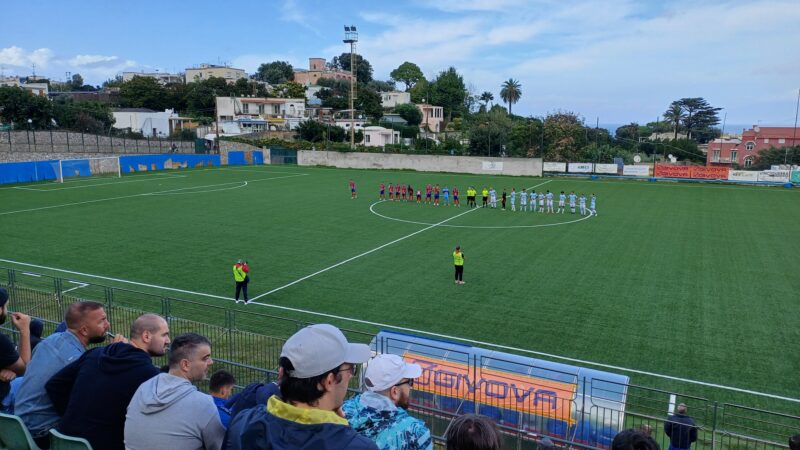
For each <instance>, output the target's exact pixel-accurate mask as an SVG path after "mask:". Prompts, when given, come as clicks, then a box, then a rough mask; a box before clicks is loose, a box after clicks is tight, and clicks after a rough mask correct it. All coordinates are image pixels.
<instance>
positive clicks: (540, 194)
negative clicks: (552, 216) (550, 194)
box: [539, 192, 544, 213]
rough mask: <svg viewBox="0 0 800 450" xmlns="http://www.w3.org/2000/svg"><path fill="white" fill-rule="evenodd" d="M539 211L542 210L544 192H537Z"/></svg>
mask: <svg viewBox="0 0 800 450" xmlns="http://www.w3.org/2000/svg"><path fill="white" fill-rule="evenodd" d="M539 212H542V213H543V212H544V192H539Z"/></svg>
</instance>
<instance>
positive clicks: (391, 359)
mask: <svg viewBox="0 0 800 450" xmlns="http://www.w3.org/2000/svg"><path fill="white" fill-rule="evenodd" d="M420 375H422V368H421V367H420V366H419V365H418V364H409V363H406V362H405V361H403V358H402V357H400V356H398V355H390V354H383V355H378V356H376V357H374V358H372V360H370V362H369V363H368V364H367V371H366V373H365V374H364V384H366V386H367V391H366V392H364V393H363V394H360V395H357V396H355V397H353V398H351V399H350V400H348V401H346V402H344V405H343V406H342V410H343V411H344V414H345V417H347V420H349V421H350V426H352V427H353V428H355V430H356V431H358V432H359V433H361V434H362V435H364V436H366V437H368V438H370V439H372V440H373V441H375V443H376V444H378V448H380V449H381V450H390V449H391V450H395V449H400V450H433V442H432V441H431V432H430V430H429V429H428V427H427V426H425V422H423V421H421V420H419V419H415V418H413V417H411V416H410V415H408V412H406V409H408V405H409V402H410V400H411V388H412V387H413V386H414V380H415V379H417V378H419V376H420Z"/></svg>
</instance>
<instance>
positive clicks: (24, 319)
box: [0, 288, 31, 400]
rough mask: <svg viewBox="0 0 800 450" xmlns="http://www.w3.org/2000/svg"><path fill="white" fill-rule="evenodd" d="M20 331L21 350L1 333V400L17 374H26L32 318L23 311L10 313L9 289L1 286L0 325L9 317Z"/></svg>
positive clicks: (29, 352) (29, 359) (29, 354)
mask: <svg viewBox="0 0 800 450" xmlns="http://www.w3.org/2000/svg"><path fill="white" fill-rule="evenodd" d="M9 316H10V317H11V323H12V324H13V325H14V328H16V329H17V330H18V331H19V351H17V350H18V349H17V348H16V347H15V346H14V342H12V341H11V339H9V338H8V337H7V336H6V335H4V334H0V400H3V398H5V396H6V395H8V393H9V391H10V390H11V380H13V379H14V378H16V377H17V375H25V368H26V367H27V365H28V363H29V362H30V361H31V330H30V326H31V325H30V324H31V318H30V316H27V315H25V314H22V313H17V312H15V313H12V314H9V313H8V291H6V290H5V289H4V288H0V325H2V324H3V323H5V321H6V320H7V319H8V317H9Z"/></svg>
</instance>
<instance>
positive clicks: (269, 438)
mask: <svg viewBox="0 0 800 450" xmlns="http://www.w3.org/2000/svg"><path fill="white" fill-rule="evenodd" d="M369 356H370V350H369V346H367V345H365V344H351V343H348V342H347V339H346V338H345V337H344V335H343V334H342V332H341V331H340V330H339V329H338V328H336V327H334V326H332V325H327V324H317V325H311V326H309V327H306V328H303V329H302V330H300V331H298V332H297V333H295V334H294V335H293V336H292V337H290V338H289V340H287V341H286V344H284V346H283V350H282V352H281V357H280V361H279V362H278V364H279V365H280V368H281V369H283V373H284V374H285V376H284V378H283V379H282V380H281V384H280V389H281V398H278V396H272V397H270V398H269V400H268V401H267V406H266V407H263V406H256V407H254V408H251V409H248V410H245V411H242V412H241V413H240V414H238V415H236V416H235V417H234V418H233V419H232V421H231V425H230V427H229V428H228V432H227V434H226V437H225V441H226V444H225V446H224V448H225V449H228V450H273V449H275V450H277V449H281V450H294V449H308V450H312V449H313V450H337V449H351V450H376V449H377V447H376V446H375V443H374V442H372V441H371V440H369V439H367V438H366V437H364V436H361V435H359V434H358V433H356V431H355V430H353V429H352V428H350V425H349V424H348V422H347V419H345V418H344V416H343V414H342V410H341V408H342V403H343V402H344V398H345V396H346V395H347V386H348V385H349V383H350V379H351V378H352V377H353V376H354V375H355V373H356V369H357V368H358V365H359V364H363V363H365V362H367V360H368V359H369Z"/></svg>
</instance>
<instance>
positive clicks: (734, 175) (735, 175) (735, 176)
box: [728, 170, 758, 181]
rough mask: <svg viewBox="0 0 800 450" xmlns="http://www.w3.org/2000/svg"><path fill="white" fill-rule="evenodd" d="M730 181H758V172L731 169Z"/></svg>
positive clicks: (729, 173)
mask: <svg viewBox="0 0 800 450" xmlns="http://www.w3.org/2000/svg"><path fill="white" fill-rule="evenodd" d="M728 180H730V181H758V172H756V171H754V170H731V171H730V172H728Z"/></svg>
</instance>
